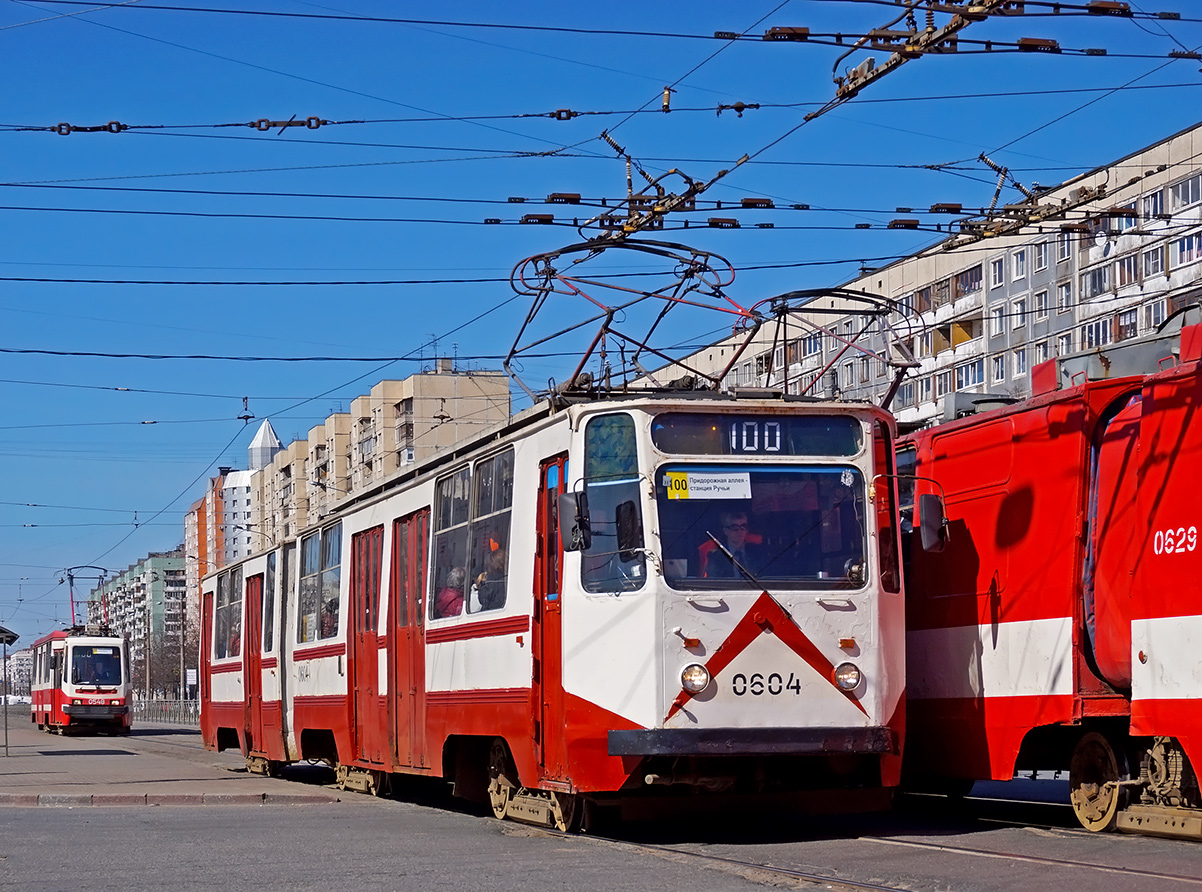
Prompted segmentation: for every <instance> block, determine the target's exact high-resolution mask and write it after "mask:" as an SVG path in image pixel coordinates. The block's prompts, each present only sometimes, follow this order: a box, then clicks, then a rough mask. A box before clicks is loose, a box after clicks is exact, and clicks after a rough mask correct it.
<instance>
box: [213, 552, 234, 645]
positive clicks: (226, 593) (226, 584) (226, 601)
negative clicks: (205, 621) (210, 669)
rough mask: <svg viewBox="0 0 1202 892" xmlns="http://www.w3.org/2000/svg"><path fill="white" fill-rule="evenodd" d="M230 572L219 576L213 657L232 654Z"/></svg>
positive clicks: (214, 618) (214, 620) (214, 615)
mask: <svg viewBox="0 0 1202 892" xmlns="http://www.w3.org/2000/svg"><path fill="white" fill-rule="evenodd" d="M229 647H230V574H229V573H222V574H221V575H220V576H218V577H217V606H216V609H215V610H214V611H213V657H214V658H215V659H218V660H221V659H224V658H225V657H228V656H230V653H229Z"/></svg>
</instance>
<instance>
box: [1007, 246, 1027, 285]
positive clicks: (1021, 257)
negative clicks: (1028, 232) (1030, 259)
mask: <svg viewBox="0 0 1202 892" xmlns="http://www.w3.org/2000/svg"><path fill="white" fill-rule="evenodd" d="M1010 272H1011V277H1012V278H1014V279H1025V278H1026V277H1027V252H1026V250H1022V251H1015V252H1014V253H1013V254H1011V255H1010Z"/></svg>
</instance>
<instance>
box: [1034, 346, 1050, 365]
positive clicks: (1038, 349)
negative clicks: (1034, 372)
mask: <svg viewBox="0 0 1202 892" xmlns="http://www.w3.org/2000/svg"><path fill="white" fill-rule="evenodd" d="M1034 351H1035V364H1036V365H1038V364H1039V363H1041V362H1047V361H1048V342H1047V341H1036V342H1035V347H1034Z"/></svg>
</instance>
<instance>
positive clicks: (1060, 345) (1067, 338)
mask: <svg viewBox="0 0 1202 892" xmlns="http://www.w3.org/2000/svg"><path fill="white" fill-rule="evenodd" d="M1072 352H1073V333H1072V332H1071V331H1070V332H1067V333H1065V334H1062V335H1058V336H1057V337H1056V355H1057V356H1068V355H1069V354H1070V353H1072Z"/></svg>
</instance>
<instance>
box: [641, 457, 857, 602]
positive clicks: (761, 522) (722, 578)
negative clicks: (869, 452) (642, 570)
mask: <svg viewBox="0 0 1202 892" xmlns="http://www.w3.org/2000/svg"><path fill="white" fill-rule="evenodd" d="M864 493H865V486H864V478H863V475H862V474H861V473H860V471H859V469H857V468H854V467H850V466H810V467H773V466H771V465H768V466H765V465H756V466H747V465H737V464H724V465H695V464H673V465H667V466H665V467H663V468H661V469H660V470H659V471H658V472H657V474H656V479H655V494H656V504H657V507H658V511H659V528H660V537H661V542H662V545H663V564H664V576H665V577H666V579H667V581H668V584H669V585H670V586H672V587H673V588H677V589H716V588H723V589H732V588H733V589H750V588H756V587H757V585H756V583H755V582H753V581H752V580H751V579H750V578H748V575H747V574H746V573H744V572H743V571H742V570H740V569H739V567H740V566H741V567H743V568H744V569H745V570H746V571H747V573H749V574H750V575H751V576H752V577H754V579H756V580H758V582H759V583H760V585H763V586H765V587H768V588H786V589H790V588H791V589H809V588H813V589H847V588H859V587H860V586H861V585H863V583H864V580H865V578H866V577H865V564H864V561H865V554H866V538H867V537H866V529H867V525H866V522H865V521H866V514H865V505H864ZM728 554H729V556H728ZM732 558H733V561H732Z"/></svg>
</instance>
